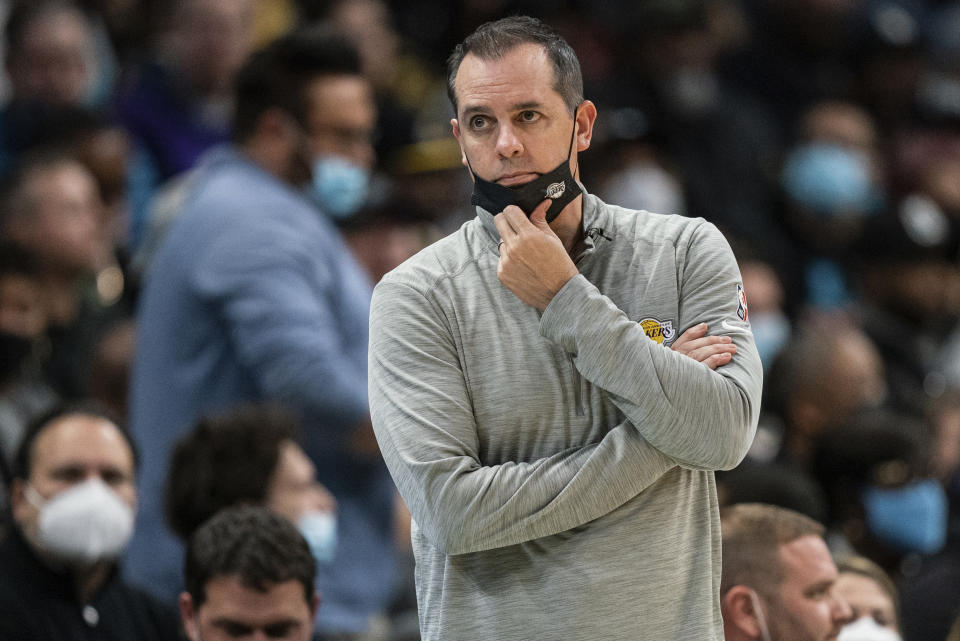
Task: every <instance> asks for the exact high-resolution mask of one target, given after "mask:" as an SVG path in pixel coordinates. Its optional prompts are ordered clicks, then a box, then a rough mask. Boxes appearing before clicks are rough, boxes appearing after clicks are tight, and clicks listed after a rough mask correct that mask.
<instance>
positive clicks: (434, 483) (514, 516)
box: [369, 282, 676, 554]
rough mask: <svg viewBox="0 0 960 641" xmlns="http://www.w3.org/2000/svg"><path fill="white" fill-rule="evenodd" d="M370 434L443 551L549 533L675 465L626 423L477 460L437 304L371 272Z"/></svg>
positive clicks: (456, 364)
mask: <svg viewBox="0 0 960 641" xmlns="http://www.w3.org/2000/svg"><path fill="white" fill-rule="evenodd" d="M370 339H371V340H370V352H369V358H370V368H369V369H370V406H371V416H372V418H373V425H374V429H375V431H376V435H377V440H378V442H379V444H380V448H381V450H382V452H383V456H384V459H385V460H386V462H387V466H388V468H389V469H390V472H391V474H392V475H393V478H394V481H395V482H396V484H397V487H398V489H399V490H400V494H401V495H402V496H403V498H404V500H405V501H406V503H407V505H408V507H409V508H410V511H411V513H412V515H413V518H414V519H415V520H416V522H417V524H418V526H419V527H420V529H421V531H422V532H423V533H424V535H425V536H426V537H427V538H428V539H429V540H430V541H431V542H432V543H433V544H434V545H435V546H436V547H437V548H438V549H439V550H441V551H443V552H444V553H446V554H462V553H467V552H477V551H481V550H486V549H492V548H497V547H503V546H507V545H513V544H517V543H522V542H524V541H529V540H532V539H536V538H540V537H544V536H549V535H552V534H557V533H559V532H563V531H566V530H569V529H571V528H573V527H577V526H579V525H582V524H584V523H587V522H589V521H592V520H594V519H596V518H599V517H600V516H603V515H604V514H607V513H608V512H610V511H612V510H614V509H616V508H617V507H619V506H620V505H622V504H623V503H625V502H626V501H627V500H629V499H631V498H633V497H634V496H636V495H637V494H639V493H640V492H642V491H643V490H644V489H645V488H647V487H648V486H650V485H651V484H653V483H654V482H656V481H657V479H659V478H660V477H661V476H662V475H663V474H664V473H665V472H667V471H668V470H670V469H672V468H673V467H675V466H676V463H675V462H674V461H672V460H671V459H670V458H669V457H667V456H664V455H663V454H662V453H661V452H660V451H658V450H657V449H656V448H654V447H652V446H651V445H650V444H649V443H648V442H647V441H646V440H645V438H644V437H643V436H641V435H640V433H639V432H638V431H637V430H636V429H635V428H634V427H633V426H632V425H631V424H629V423H628V422H625V423H622V424H620V425H618V426H616V427H615V428H613V429H612V430H611V431H610V432H608V433H607V434H606V435H605V437H604V438H603V439H602V440H601V441H600V442H598V443H593V444H590V445H586V446H584V447H579V448H572V449H568V450H566V451H562V452H558V453H557V454H554V455H552V456H549V457H547V458H543V459H539V460H535V461H530V462H506V463H502V464H499V465H482V464H481V462H480V459H479V455H478V438H477V429H476V424H475V418H474V414H473V409H472V406H471V400H470V394H469V391H468V389H467V386H466V383H465V380H464V377H463V371H462V369H461V366H460V360H459V357H458V354H457V351H456V348H455V346H454V343H453V341H452V339H451V334H450V330H449V328H448V326H447V325H446V323H445V320H444V316H443V314H442V312H441V311H440V310H439V309H438V308H437V307H436V306H435V305H434V304H433V303H432V302H431V301H430V300H428V299H427V298H425V297H424V296H423V295H422V294H421V293H419V292H417V291H415V290H414V289H412V288H410V287H408V286H406V285H402V284H397V283H386V282H381V283H380V285H378V286H377V288H376V290H375V291H374V296H373V305H372V310H371V317H370Z"/></svg>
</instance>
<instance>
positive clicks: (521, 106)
mask: <svg viewBox="0 0 960 641" xmlns="http://www.w3.org/2000/svg"><path fill="white" fill-rule="evenodd" d="M542 108H543V103H541V102H538V101H536V100H528V101H526V102H516V103H514V104H513V105H511V106H510V111H511V112H513V111H526V110H528V109H542ZM488 113H490V108H489V107H486V106H484V105H467V106H466V107H464V108H463V112H462V114H463V115H462V116H461V118H462V119H463V120H466V119H467V118H468V117H470V116H473V115H476V114H480V115H483V114H488Z"/></svg>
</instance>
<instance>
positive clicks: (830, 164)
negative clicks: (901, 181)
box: [781, 143, 881, 218]
mask: <svg viewBox="0 0 960 641" xmlns="http://www.w3.org/2000/svg"><path fill="white" fill-rule="evenodd" d="M781 181H782V184H783V188H784V190H785V191H786V192H787V195H788V196H789V197H790V199H791V200H792V201H794V202H795V203H797V204H799V205H800V206H802V207H804V208H805V209H806V210H808V211H809V212H811V213H813V214H816V215H819V216H823V217H824V218H834V217H840V218H844V217H849V216H863V215H865V214H872V213H874V212H875V211H876V210H877V208H878V205H879V204H880V200H881V196H880V194H879V191H878V190H877V189H876V187H875V185H874V184H873V181H872V179H871V177H870V166H869V163H868V162H867V159H866V156H865V155H864V154H861V153H857V152H855V151H851V150H850V149H847V148H845V147H841V146H839V145H830V144H825V143H809V144H806V145H802V146H799V147H797V148H795V149H794V150H793V151H792V152H790V155H789V156H788V157H787V160H786V162H785V163H784V167H783V174H782V176H781Z"/></svg>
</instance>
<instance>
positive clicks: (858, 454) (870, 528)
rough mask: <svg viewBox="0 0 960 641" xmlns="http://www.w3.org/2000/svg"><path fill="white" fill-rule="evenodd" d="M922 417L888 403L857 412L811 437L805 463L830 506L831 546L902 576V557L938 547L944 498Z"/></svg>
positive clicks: (944, 522)
mask: <svg viewBox="0 0 960 641" xmlns="http://www.w3.org/2000/svg"><path fill="white" fill-rule="evenodd" d="M926 438H927V434H926V433H925V428H924V426H923V425H922V424H921V423H918V422H917V421H913V420H911V419H909V418H908V417H905V416H901V415H897V414H895V413H893V412H891V411H889V410H885V409H877V410H873V411H864V412H860V413H858V414H857V415H855V416H852V417H850V418H849V419H847V420H846V421H845V422H842V423H837V424H835V425H833V426H830V427H829V428H828V429H826V430H824V431H823V433H822V434H820V436H819V437H818V438H817V439H816V440H815V443H814V447H813V457H812V461H811V469H812V470H813V472H814V476H815V478H816V479H817V481H818V482H819V483H820V485H821V487H823V489H824V492H825V493H826V496H827V504H828V506H829V512H828V521H827V522H828V524H829V527H830V537H829V541H830V543H831V548H832V549H833V550H834V551H835V552H837V554H838V555H840V554H848V553H850V552H855V553H857V554H860V555H863V556H866V557H867V558H869V559H870V560H872V561H874V562H875V563H877V564H878V565H880V567H882V568H883V569H884V570H885V571H886V572H888V573H890V574H891V576H893V577H896V578H898V579H899V578H900V577H901V576H902V574H903V573H904V571H907V570H909V569H910V568H909V567H908V566H907V565H905V564H904V561H907V560H910V559H914V560H915V559H917V558H918V557H919V556H920V555H931V554H934V553H936V552H937V551H939V550H940V549H941V548H942V547H943V546H944V543H945V542H946V536H947V499H946V496H945V494H944V491H943V488H942V487H941V485H940V484H939V482H938V481H937V480H936V479H933V478H930V476H929V470H928V465H927V460H928V456H929V454H928V452H929V448H928V444H927V442H926Z"/></svg>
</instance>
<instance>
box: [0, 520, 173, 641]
mask: <svg viewBox="0 0 960 641" xmlns="http://www.w3.org/2000/svg"><path fill="white" fill-rule="evenodd" d="M0 536H2V537H3V541H2V542H0V639H2V640H4V641H7V640H9V641H14V640H16V641H114V640H116V641H177V639H179V638H180V637H179V629H180V626H179V621H178V617H177V614H176V611H175V610H174V609H173V607H172V605H171V606H170V607H164V606H163V605H162V604H161V603H160V602H159V601H156V600H154V599H153V598H152V597H150V596H148V595H147V594H146V593H144V592H141V591H140V590H138V589H136V588H133V587H131V586H129V585H127V584H125V583H124V582H123V581H122V579H121V578H120V576H119V573H118V572H116V571H114V572H113V573H112V574H111V575H110V577H109V578H108V579H107V581H106V582H105V583H104V585H103V586H102V587H101V588H100V590H98V591H97V593H96V594H95V595H94V596H93V597H92V598H91V599H90V601H89V602H88V603H83V602H81V601H80V600H79V599H78V598H77V596H76V591H75V587H74V581H73V577H72V576H71V574H70V573H69V572H60V571H56V570H53V569H51V568H50V567H48V566H47V565H45V564H44V563H43V562H42V561H41V560H40V559H39V558H38V557H37V555H36V554H35V553H34V551H33V549H32V548H31V547H30V546H29V545H28V544H27V542H26V541H25V540H24V538H23V536H22V534H21V533H20V531H19V529H18V528H16V527H10V528H8V530H7V531H6V533H5V536H4V535H3V534H0Z"/></svg>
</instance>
